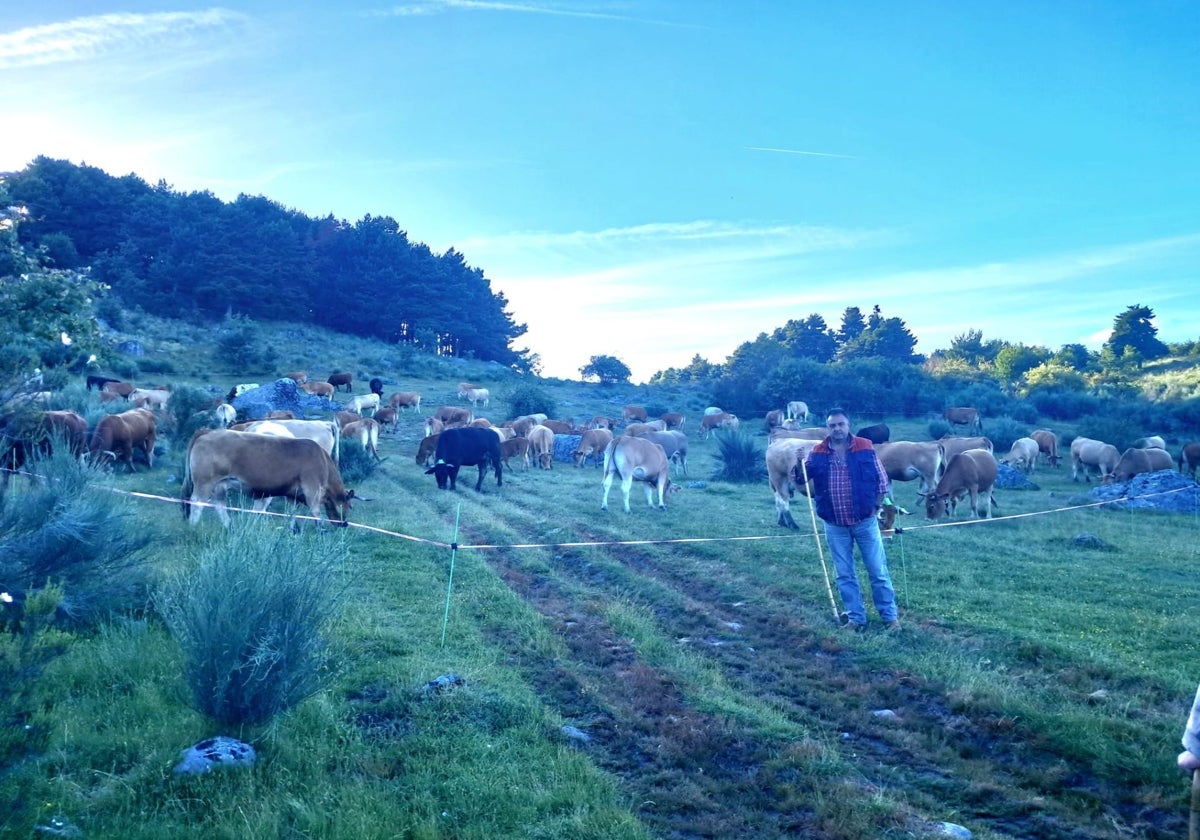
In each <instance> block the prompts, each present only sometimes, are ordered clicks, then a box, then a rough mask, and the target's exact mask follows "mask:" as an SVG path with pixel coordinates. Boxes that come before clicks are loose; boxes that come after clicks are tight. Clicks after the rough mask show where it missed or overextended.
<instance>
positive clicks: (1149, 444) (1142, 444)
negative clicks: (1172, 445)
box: [1133, 435, 1167, 449]
mask: <svg viewBox="0 0 1200 840" xmlns="http://www.w3.org/2000/svg"><path fill="white" fill-rule="evenodd" d="M1133 445H1134V446H1136V447H1137V448H1138V449H1166V448H1167V442H1166V441H1165V440H1163V439H1162V435H1149V436H1147V437H1144V438H1138V439H1137V440H1136V441H1134V444H1133Z"/></svg>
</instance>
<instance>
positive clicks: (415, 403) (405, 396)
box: [388, 391, 421, 411]
mask: <svg viewBox="0 0 1200 840" xmlns="http://www.w3.org/2000/svg"><path fill="white" fill-rule="evenodd" d="M388 407H389V408H395V409H399V410H400V411H404V409H406V408H412V409H416V410H417V411H420V410H421V395H420V394H418V393H417V392H416V391H399V392H397V393H395V394H392V395H391V397H389V398H388Z"/></svg>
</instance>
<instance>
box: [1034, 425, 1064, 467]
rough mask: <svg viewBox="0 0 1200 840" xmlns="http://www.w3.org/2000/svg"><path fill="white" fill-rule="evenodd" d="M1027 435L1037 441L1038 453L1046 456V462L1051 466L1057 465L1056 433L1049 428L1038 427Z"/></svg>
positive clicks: (1058, 460)
mask: <svg viewBox="0 0 1200 840" xmlns="http://www.w3.org/2000/svg"><path fill="white" fill-rule="evenodd" d="M1029 436H1030V437H1031V438H1033V439H1034V440H1036V441H1037V445H1038V454H1039V455H1045V456H1046V463H1047V464H1049V465H1050V466H1052V467H1057V466H1059V462H1060V459H1059V457H1058V435H1056V434H1054V432H1052V431H1050V430H1049V429H1038V430H1037V431H1035V432H1033V433H1032V434H1030V435H1029Z"/></svg>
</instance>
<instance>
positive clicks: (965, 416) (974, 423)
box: [942, 406, 983, 433]
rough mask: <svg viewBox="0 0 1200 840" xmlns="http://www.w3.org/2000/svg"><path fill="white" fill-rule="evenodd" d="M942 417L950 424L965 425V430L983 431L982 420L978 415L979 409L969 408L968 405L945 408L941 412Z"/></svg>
mask: <svg viewBox="0 0 1200 840" xmlns="http://www.w3.org/2000/svg"><path fill="white" fill-rule="evenodd" d="M942 417H944V418H945V419H946V422H947V423H949V424H950V425H951V426H966V427H967V432H968V433H971V432H979V433H982V432H983V420H982V418H980V416H979V409H977V408H971V407H970V406H956V407H954V408H947V409H946V410H945V411H943V412H942Z"/></svg>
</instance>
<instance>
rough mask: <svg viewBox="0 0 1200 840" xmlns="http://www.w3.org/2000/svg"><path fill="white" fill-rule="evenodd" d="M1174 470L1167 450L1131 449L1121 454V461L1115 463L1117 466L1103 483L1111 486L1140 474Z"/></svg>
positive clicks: (1151, 448)
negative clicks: (1115, 482)
mask: <svg viewBox="0 0 1200 840" xmlns="http://www.w3.org/2000/svg"><path fill="white" fill-rule="evenodd" d="M1174 468H1175V462H1174V461H1172V460H1171V455H1170V454H1169V453H1168V452H1167V450H1165V449H1159V448H1158V447H1157V446H1153V447H1150V448H1148V449H1141V448H1137V447H1132V448H1130V449H1126V450H1125V452H1124V453H1122V455H1121V460H1119V461H1117V465H1116V466H1115V467H1113V468H1112V472H1110V473H1109V474H1108V475H1106V476H1104V483H1105V484H1112V483H1113V482H1114V481H1128V480H1129V479H1131V478H1133V477H1134V476H1135V475H1141V474H1142V473H1149V472H1157V471H1158V470H1171V469H1174Z"/></svg>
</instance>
